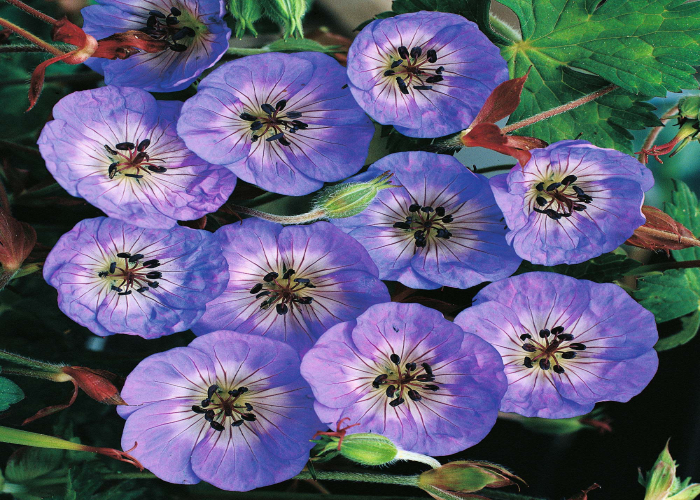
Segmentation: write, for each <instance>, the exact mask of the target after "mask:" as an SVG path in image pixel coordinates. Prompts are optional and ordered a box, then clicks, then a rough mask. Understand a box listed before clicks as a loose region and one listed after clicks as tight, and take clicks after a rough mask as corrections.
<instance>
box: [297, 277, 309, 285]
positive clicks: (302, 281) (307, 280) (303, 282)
mask: <svg viewBox="0 0 700 500" xmlns="http://www.w3.org/2000/svg"><path fill="white" fill-rule="evenodd" d="M294 283H302V284H304V285H305V284H307V283H311V280H310V279H308V278H294Z"/></svg>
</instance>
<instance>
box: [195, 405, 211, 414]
mask: <svg viewBox="0 0 700 500" xmlns="http://www.w3.org/2000/svg"><path fill="white" fill-rule="evenodd" d="M192 411H193V412H195V413H206V411H207V410H204V409H202V408H201V407H200V406H197V405H192Z"/></svg>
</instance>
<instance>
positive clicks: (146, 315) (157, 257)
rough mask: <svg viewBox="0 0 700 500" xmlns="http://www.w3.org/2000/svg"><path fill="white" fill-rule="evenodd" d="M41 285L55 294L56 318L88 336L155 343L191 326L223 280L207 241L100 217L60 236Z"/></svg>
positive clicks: (206, 236)
mask: <svg viewBox="0 0 700 500" xmlns="http://www.w3.org/2000/svg"><path fill="white" fill-rule="evenodd" d="M44 279H45V280H46V281H47V282H48V283H49V284H50V285H51V286H53V287H54V288H56V289H58V307H59V308H60V309H61V311H63V312H64V313H65V314H66V315H67V316H68V317H70V318H71V319H72V320H73V321H75V322H76V323H78V324H80V325H82V326H85V327H87V328H89V329H90V331H92V332H93V333H95V334H97V335H101V336H106V335H112V334H115V333H125V334H128V335H139V336H141V337H144V338H156V337H161V336H163V335H169V334H171V333H175V332H181V331H184V330H187V329H188V328H189V327H190V325H192V324H193V323H194V322H195V321H197V320H198V319H199V318H200V317H201V316H202V314H204V309H205V305H206V303H207V302H209V301H210V300H212V299H213V298H215V297H218V296H219V295H220V294H221V292H223V290H224V288H226V282H227V280H228V272H227V271H226V261H225V260H224V258H223V257H222V256H221V247H220V246H219V245H218V243H216V242H215V241H214V238H213V236H212V234H211V233H208V232H206V231H198V230H196V229H189V228H186V227H180V226H175V227H173V228H170V229H144V228H140V227H137V226H133V225H131V224H127V223H125V222H122V221H120V220H118V219H110V218H106V217H98V218H96V219H85V220H83V221H80V222H79V223H78V224H77V225H76V226H75V227H74V228H73V229H71V230H70V231H69V232H67V233H66V234H64V235H63V236H61V238H60V239H59V240H58V243H56V245H55V246H54V247H53V249H52V250H51V253H49V256H48V257H47V258H46V263H45V264H44Z"/></svg>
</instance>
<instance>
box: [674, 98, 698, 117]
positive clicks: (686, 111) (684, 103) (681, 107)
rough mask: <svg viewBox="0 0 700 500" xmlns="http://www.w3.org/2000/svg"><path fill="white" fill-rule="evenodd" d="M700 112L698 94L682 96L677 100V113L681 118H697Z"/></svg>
mask: <svg viewBox="0 0 700 500" xmlns="http://www.w3.org/2000/svg"><path fill="white" fill-rule="evenodd" d="M699 113H700V96H696V95H694V96H689V97H684V98H683V99H681V100H680V101H678V115H679V116H680V117H681V118H690V119H694V120H697V119H698V114H699Z"/></svg>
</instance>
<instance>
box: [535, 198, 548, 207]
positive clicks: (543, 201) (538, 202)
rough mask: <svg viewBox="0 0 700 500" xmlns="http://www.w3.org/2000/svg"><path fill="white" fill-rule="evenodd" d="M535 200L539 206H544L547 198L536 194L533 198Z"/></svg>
mask: <svg viewBox="0 0 700 500" xmlns="http://www.w3.org/2000/svg"><path fill="white" fill-rule="evenodd" d="M535 201H536V202H537V204H538V205H539V206H541V207H543V206H545V205H546V204H547V200H545V199H544V198H542V197H541V196H538V197H537V198H535Z"/></svg>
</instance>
